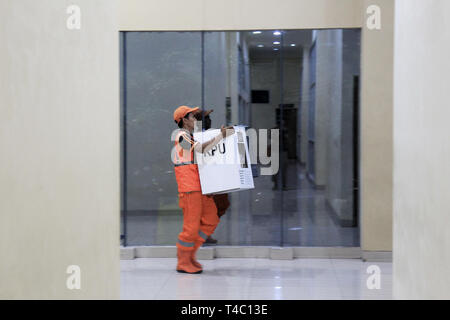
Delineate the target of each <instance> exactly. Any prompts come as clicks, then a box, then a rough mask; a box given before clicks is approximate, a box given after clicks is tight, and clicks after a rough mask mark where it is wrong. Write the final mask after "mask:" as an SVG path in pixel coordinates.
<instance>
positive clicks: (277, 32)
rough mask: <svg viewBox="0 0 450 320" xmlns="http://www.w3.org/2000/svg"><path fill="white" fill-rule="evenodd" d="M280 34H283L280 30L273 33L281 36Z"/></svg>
mask: <svg viewBox="0 0 450 320" xmlns="http://www.w3.org/2000/svg"><path fill="white" fill-rule="evenodd" d="M280 34H281V32H280V31H274V33H273V35H274V36H279V35H280Z"/></svg>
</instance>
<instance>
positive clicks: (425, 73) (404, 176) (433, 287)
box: [393, 0, 450, 299]
mask: <svg viewBox="0 0 450 320" xmlns="http://www.w3.org/2000/svg"><path fill="white" fill-rule="evenodd" d="M395 10H396V13H395V34H396V36H395V83H394V84H395V97H394V98H395V99H394V106H395V108H394V110H395V114H394V124H395V126H394V128H395V129H394V147H395V148H394V270H393V276H394V277H393V279H394V298H396V299H450V276H449V270H450V250H449V248H450V233H449V231H448V227H449V225H450V216H449V212H450V197H449V196H448V193H449V190H450V166H449V164H450V144H449V136H450V130H449V124H448V123H449V118H450V109H449V102H448V84H449V83H450V62H449V60H448V57H449V56H450V24H449V22H448V15H447V14H446V13H448V12H450V2H449V1H447V0H430V1H422V0H398V1H396V8H395ZM414 44H420V45H414ZM412 45H414V50H411V46H412Z"/></svg>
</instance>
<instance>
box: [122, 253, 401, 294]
mask: <svg viewBox="0 0 450 320" xmlns="http://www.w3.org/2000/svg"><path fill="white" fill-rule="evenodd" d="M201 263H202V264H203V268H204V271H203V273H202V274H198V275H189V274H179V273H177V272H176V271H175V267H176V259H135V260H124V261H121V299H164V300H173V299H181V300H184V299H193V300H217V299H220V300H232V299H237V300H246V299H258V300H277V299H283V300H301V299H325V300H335V299H354V300H359V299H370V300H371V299H383V300H384V299H392V264H391V263H379V267H380V270H381V288H380V290H369V289H368V288H367V285H366V281H367V277H368V276H369V274H368V273H366V270H367V267H368V266H369V265H371V264H369V263H364V262H362V261H361V260H358V259H295V260H286V261H280V260H269V259H215V260H205V261H201Z"/></svg>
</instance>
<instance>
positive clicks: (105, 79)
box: [0, 0, 120, 299]
mask: <svg viewBox="0 0 450 320" xmlns="http://www.w3.org/2000/svg"><path fill="white" fill-rule="evenodd" d="M76 3H77V5H78V6H79V7H80V8H81V29H80V30H68V29H67V28H66V20H67V18H68V16H69V15H68V14H66V8H67V7H68V6H69V5H70V4H72V2H71V1H61V0H46V1H34V0H20V1H19V0H17V1H0V39H2V41H0V70H1V72H0V97H1V106H0V108H1V117H0V149H1V150H2V156H1V157H0V194H1V198H2V200H1V201H0V212H1V214H0V256H1V263H0V299H46V298H53V299H116V298H119V201H120V200H119V199H120V198H119V195H120V191H119V188H120V180H119V172H120V168H119V137H120V135H119V68H118V66H119V61H118V54H119V51H118V39H119V38H118V34H117V25H116V23H117V21H116V14H117V6H116V5H117V3H116V1H112V0H97V1H89V0H78V1H76ZM69 265H78V266H79V267H80V268H81V289H80V290H69V289H68V288H67V287H66V281H67V278H68V276H69V275H68V274H66V269H67V267H68V266H69Z"/></svg>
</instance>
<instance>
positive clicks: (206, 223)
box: [192, 195, 220, 266]
mask: <svg viewBox="0 0 450 320" xmlns="http://www.w3.org/2000/svg"><path fill="white" fill-rule="evenodd" d="M219 221H220V219H219V216H218V215H217V207H216V204H215V203H214V200H213V198H212V197H208V196H205V195H202V216H201V219H200V228H199V231H198V237H197V239H196V241H195V246H194V248H195V249H194V251H193V253H192V261H193V264H194V265H196V266H201V265H200V264H199V263H198V261H197V260H196V258H195V254H196V253H197V250H198V248H200V247H201V246H202V244H203V242H205V240H206V239H207V238H208V236H210V235H212V234H213V233H214V230H215V229H216V227H217V225H218V224H219Z"/></svg>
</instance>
